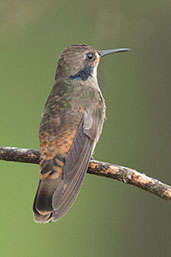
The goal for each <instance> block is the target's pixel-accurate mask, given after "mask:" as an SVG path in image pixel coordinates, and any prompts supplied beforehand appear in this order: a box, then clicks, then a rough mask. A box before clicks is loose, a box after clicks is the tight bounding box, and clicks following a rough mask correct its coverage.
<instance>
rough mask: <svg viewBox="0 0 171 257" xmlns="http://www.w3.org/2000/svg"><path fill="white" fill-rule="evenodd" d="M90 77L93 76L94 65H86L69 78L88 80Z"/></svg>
mask: <svg viewBox="0 0 171 257" xmlns="http://www.w3.org/2000/svg"><path fill="white" fill-rule="evenodd" d="M89 77H92V67H91V66H88V65H86V66H85V67H84V68H83V69H82V70H80V71H79V72H78V73H76V74H74V75H71V76H69V79H75V80H83V81H86V80H87V79H88V78H89Z"/></svg>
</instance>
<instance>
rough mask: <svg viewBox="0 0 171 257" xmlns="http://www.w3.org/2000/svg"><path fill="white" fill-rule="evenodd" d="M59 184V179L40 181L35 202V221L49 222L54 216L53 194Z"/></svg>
mask: <svg viewBox="0 0 171 257" xmlns="http://www.w3.org/2000/svg"><path fill="white" fill-rule="evenodd" d="M58 184H59V180H58V179H55V180H53V179H48V178H47V179H44V180H40V181H39V186H38V189H37V193H36V196H35V200H34V204H33V213H34V221H35V222H36V223H47V222H49V221H50V220H51V218H52V211H53V208H52V196H53V193H54V191H55V190H56V187H57V185H58Z"/></svg>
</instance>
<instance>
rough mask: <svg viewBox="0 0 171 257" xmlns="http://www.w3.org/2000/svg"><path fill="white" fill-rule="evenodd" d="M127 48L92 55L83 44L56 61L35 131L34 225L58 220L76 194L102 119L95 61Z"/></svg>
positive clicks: (66, 51)
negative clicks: (37, 171) (37, 144)
mask: <svg viewBox="0 0 171 257" xmlns="http://www.w3.org/2000/svg"><path fill="white" fill-rule="evenodd" d="M128 50H129V49H128V48H119V49H109V50H100V51H98V50H96V49H94V48H93V47H91V46H88V45H85V44H82V45H71V46H69V47H67V48H65V49H64V51H63V53H62V54H61V56H60V57H59V60H58V64H57V69H56V75H55V82H54V85H53V88H52V90H51V92H50V95H49V97H48V99H47V101H46V104H45V107H44V112H43V114H42V118H41V122H40V128H39V141H40V179H39V184H38V189H37V193H36V196H35V200H34V204H33V214H34V221H35V222H37V223H48V222H50V221H57V220H59V219H60V218H61V217H62V216H63V215H65V214H66V212H67V211H68V210H69V209H70V207H71V205H72V204H73V202H74V201H75V199H76V197H77V196H78V193H79V191H80V187H81V185H82V182H83V180H84V178H85V174H86V172H87V169H88V164H89V160H90V159H91V157H92V155H93V152H94V148H95V146H96V143H97V141H98V140H99V137H100V135H101V132H102V127H103V123H104V120H105V109H106V107H105V102H104V98H103V96H102V93H101V90H100V88H99V85H98V81H97V67H98V64H99V61H100V59H101V57H103V56H106V55H108V54H112V53H118V52H125V51H128Z"/></svg>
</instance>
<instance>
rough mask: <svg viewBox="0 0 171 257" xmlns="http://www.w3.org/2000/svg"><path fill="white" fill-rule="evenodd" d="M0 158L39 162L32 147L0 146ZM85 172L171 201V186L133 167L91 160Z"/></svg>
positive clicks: (37, 151)
mask: <svg viewBox="0 0 171 257" xmlns="http://www.w3.org/2000/svg"><path fill="white" fill-rule="evenodd" d="M0 160H5V161H14V162H24V163H33V164H39V161H40V152H39V150H34V149H27V148H17V147H3V146H0ZM87 172H88V173H90V174H94V175H99V176H104V177H108V178H112V179H116V180H118V181H121V182H124V183H126V184H130V185H133V186H137V187H139V188H141V189H143V190H146V191H148V192H150V193H152V194H154V195H156V196H159V197H160V198H163V199H165V200H167V201H171V186H169V185H167V184H164V183H162V182H160V181H159V180H157V179H154V178H150V177H148V176H146V175H145V174H143V173H140V172H138V171H136V170H134V169H130V168H127V167H123V166H119V165H116V164H110V163H106V162H100V161H95V160H91V161H90V163H89V167H88V171H87Z"/></svg>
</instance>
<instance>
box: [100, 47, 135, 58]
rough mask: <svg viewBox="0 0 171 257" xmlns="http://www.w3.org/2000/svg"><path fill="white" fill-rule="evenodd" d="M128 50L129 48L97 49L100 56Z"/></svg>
mask: <svg viewBox="0 0 171 257" xmlns="http://www.w3.org/2000/svg"><path fill="white" fill-rule="evenodd" d="M129 50H131V49H129V48H117V49H108V50H100V51H98V53H99V55H100V56H101V57H102V56H105V55H107V54H114V53H120V52H127V51H129Z"/></svg>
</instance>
